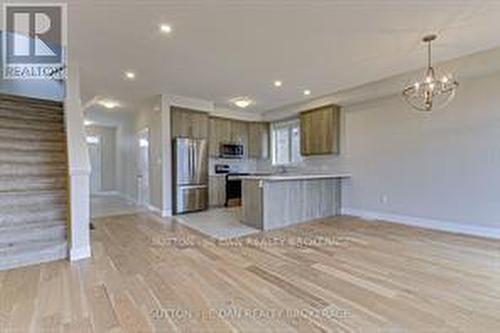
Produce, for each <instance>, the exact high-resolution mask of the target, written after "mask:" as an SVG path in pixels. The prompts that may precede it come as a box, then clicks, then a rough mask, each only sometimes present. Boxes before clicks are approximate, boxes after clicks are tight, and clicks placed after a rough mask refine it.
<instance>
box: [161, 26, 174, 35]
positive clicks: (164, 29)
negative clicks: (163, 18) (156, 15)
mask: <svg viewBox="0 0 500 333" xmlns="http://www.w3.org/2000/svg"><path fill="white" fill-rule="evenodd" d="M160 32H162V33H164V34H169V33H171V32H172V26H170V25H168V24H161V25H160Z"/></svg>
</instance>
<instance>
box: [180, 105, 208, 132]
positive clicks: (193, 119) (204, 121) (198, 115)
mask: <svg viewBox="0 0 500 333" xmlns="http://www.w3.org/2000/svg"><path fill="white" fill-rule="evenodd" d="M171 115H172V137H173V138H175V137H179V136H181V137H189V138H197V139H208V126H209V125H208V114H207V113H205V112H201V111H194V110H190V109H185V108H179V107H172V109H171Z"/></svg>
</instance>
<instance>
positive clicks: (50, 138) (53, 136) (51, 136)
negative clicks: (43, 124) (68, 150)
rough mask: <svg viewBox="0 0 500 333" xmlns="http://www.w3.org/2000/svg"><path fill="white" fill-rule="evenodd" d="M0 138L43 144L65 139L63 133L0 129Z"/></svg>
mask: <svg viewBox="0 0 500 333" xmlns="http://www.w3.org/2000/svg"><path fill="white" fill-rule="evenodd" d="M0 137H2V138H10V139H18V140H36V141H44V142H64V141H65V140H66V137H65V135H64V132H61V131H59V132H47V131H35V130H24V129H6V128H0Z"/></svg>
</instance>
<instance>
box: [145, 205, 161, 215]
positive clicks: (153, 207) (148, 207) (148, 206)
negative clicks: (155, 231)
mask: <svg viewBox="0 0 500 333" xmlns="http://www.w3.org/2000/svg"><path fill="white" fill-rule="evenodd" d="M146 208H147V209H148V210H149V211H151V212H153V213H155V214H158V215H160V216H161V214H162V211H161V209H160V208H158V207H155V206H153V205H147V206H146Z"/></svg>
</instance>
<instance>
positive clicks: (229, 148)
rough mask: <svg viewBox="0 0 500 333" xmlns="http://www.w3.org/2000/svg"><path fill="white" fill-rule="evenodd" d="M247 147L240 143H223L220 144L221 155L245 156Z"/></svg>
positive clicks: (231, 156)
mask: <svg viewBox="0 0 500 333" xmlns="http://www.w3.org/2000/svg"><path fill="white" fill-rule="evenodd" d="M244 154H245V147H244V146H243V145H242V144H239V143H223V144H221V145H220V157H222V158H243V156H244Z"/></svg>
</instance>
